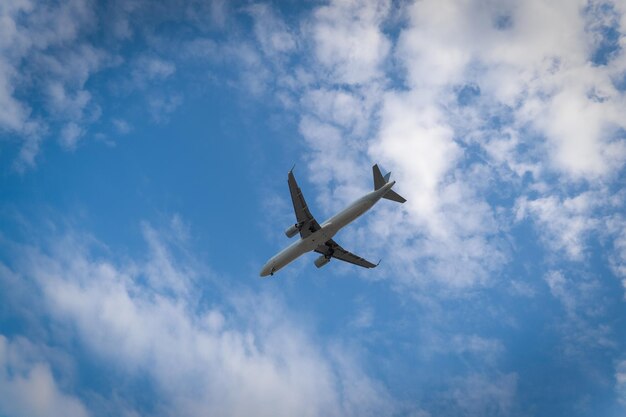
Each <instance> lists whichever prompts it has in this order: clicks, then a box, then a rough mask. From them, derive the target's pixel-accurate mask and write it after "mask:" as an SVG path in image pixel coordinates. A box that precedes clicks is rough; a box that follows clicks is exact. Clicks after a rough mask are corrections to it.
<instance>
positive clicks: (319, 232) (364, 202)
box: [260, 164, 406, 277]
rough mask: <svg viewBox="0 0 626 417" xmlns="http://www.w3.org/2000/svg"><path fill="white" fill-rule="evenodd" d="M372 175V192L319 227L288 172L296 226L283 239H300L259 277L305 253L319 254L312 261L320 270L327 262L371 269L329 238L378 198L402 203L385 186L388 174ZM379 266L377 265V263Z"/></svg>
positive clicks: (374, 169)
mask: <svg viewBox="0 0 626 417" xmlns="http://www.w3.org/2000/svg"><path fill="white" fill-rule="evenodd" d="M372 171H373V174H374V191H371V192H369V193H367V194H365V195H364V196H363V197H361V198H359V199H358V200H356V201H355V202H354V203H352V204H350V205H349V206H348V207H347V208H345V209H344V210H343V211H341V212H339V213H338V214H336V215H334V216H332V217H331V218H329V219H328V220H326V221H325V222H324V223H322V224H321V225H320V224H319V223H318V222H317V221H316V220H315V218H314V217H313V215H312V214H311V212H310V211H309V208H308V206H307V204H306V201H305V200H304V196H303V195H302V190H300V187H298V183H297V182H296V178H295V177H294V176H293V168H291V170H290V171H289V175H288V177H287V183H288V184H289V192H290V194H291V201H292V202H293V209H294V211H295V213H296V221H297V223H295V224H293V225H291V226H289V227H288V228H287V230H285V235H287V237H288V238H292V237H294V236H295V235H296V233H300V239H298V240H297V241H296V242H294V243H292V244H291V245H289V246H288V247H286V248H285V249H283V250H282V251H280V252H279V253H278V254H276V255H275V256H273V257H272V258H271V259H270V260H269V261H267V263H266V264H265V265H264V266H263V269H261V274H260V275H261V276H262V277H266V276H268V275H274V274H275V273H276V272H277V271H278V270H279V269H281V268H283V267H285V266H286V265H287V264H289V263H290V262H292V261H294V260H295V259H296V258H298V257H300V256H301V255H304V254H305V253H307V252H311V251H315V252H317V253H319V254H321V256H320V257H318V258H317V259H316V260H315V262H314V263H315V266H316V267H318V268H321V267H323V266H324V265H326V264H327V263H328V262H330V260H331V258H335V259H339V260H341V261H344V262H348V263H351V264H354V265H358V266H362V267H364V268H375V267H377V266H378V264H373V263H371V262H369V261H367V260H365V259H363V258H361V257H360V256H357V255H355V254H353V253H350V252H348V251H347V250H345V249H344V248H342V247H341V246H339V244H338V243H337V242H335V241H334V240H333V236H335V235H336V234H337V232H339V230H341V229H342V228H344V227H345V226H347V225H348V224H349V223H351V222H353V221H354V220H356V219H357V218H358V217H359V216H361V215H362V214H363V213H365V212H366V211H368V210H369V209H371V208H372V207H373V206H374V204H376V203H377V202H378V200H380V199H381V198H386V199H387V200H392V201H396V202H398V203H404V202H406V199H404V197H402V196H400V195H399V194H398V193H396V192H395V191H393V190H392V189H391V187H393V186H394V184H395V183H396V182H395V181H391V182H389V177H390V176H391V172H389V173H388V174H387V175H385V176H383V175H382V173H381V172H380V168H378V165H377V164H376V165H374V166H373V167H372ZM378 263H380V261H379V262H378Z"/></svg>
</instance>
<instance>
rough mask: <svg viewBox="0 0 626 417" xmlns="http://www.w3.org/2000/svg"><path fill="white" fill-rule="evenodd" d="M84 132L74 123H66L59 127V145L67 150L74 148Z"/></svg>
mask: <svg viewBox="0 0 626 417" xmlns="http://www.w3.org/2000/svg"><path fill="white" fill-rule="evenodd" d="M84 133H85V132H84V131H83V129H82V128H81V127H80V126H78V125H77V124H76V123H74V122H70V123H68V124H66V125H65V126H64V127H63V129H61V134H60V136H59V140H60V142H61V146H63V147H64V148H65V149H67V150H74V149H76V145H77V144H78V140H79V139H80V137H81V136H82V135H83V134H84Z"/></svg>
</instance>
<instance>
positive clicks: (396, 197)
mask: <svg viewBox="0 0 626 417" xmlns="http://www.w3.org/2000/svg"><path fill="white" fill-rule="evenodd" d="M372 171H373V173H374V189H375V190H378V189H379V188H381V187H383V186H384V185H385V184H387V183H388V182H389V177H390V176H391V172H388V173H387V175H385V176H384V177H383V174H382V173H381V172H380V168H379V167H378V164H376V165H374V166H373V167H372ZM383 198H386V199H387V200H391V201H396V202H398V203H404V202H406V199H405V198H404V197H402V196H401V195H400V194H398V193H396V192H395V191H393V190H389V191H387V192H386V193H385V195H384V196H383Z"/></svg>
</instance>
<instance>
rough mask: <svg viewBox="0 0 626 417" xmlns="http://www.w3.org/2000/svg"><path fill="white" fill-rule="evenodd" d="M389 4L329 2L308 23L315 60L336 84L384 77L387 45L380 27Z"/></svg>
mask: <svg viewBox="0 0 626 417" xmlns="http://www.w3.org/2000/svg"><path fill="white" fill-rule="evenodd" d="M388 12H389V2H388V1H385V0H382V1H361V0H350V1H333V2H331V3H330V4H329V5H327V6H322V7H319V8H317V9H316V10H315V11H314V13H313V19H312V21H311V22H310V28H309V30H310V34H311V37H312V39H313V42H314V49H315V57H316V59H317V60H318V62H319V63H320V64H321V65H322V66H323V68H324V69H326V70H328V71H330V72H331V73H330V75H329V78H331V79H334V82H336V83H348V84H362V83H367V82H370V81H372V80H373V79H375V78H378V77H382V76H384V72H383V70H384V68H383V67H384V60H385V58H386V56H387V54H388V52H389V49H390V47H391V44H390V42H389V40H388V39H387V37H386V36H385V35H384V33H383V32H382V31H381V29H380V26H381V24H382V22H383V20H384V19H385V17H386V16H387V14H388Z"/></svg>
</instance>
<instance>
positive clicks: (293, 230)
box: [285, 224, 300, 237]
mask: <svg viewBox="0 0 626 417" xmlns="http://www.w3.org/2000/svg"><path fill="white" fill-rule="evenodd" d="M299 231H300V229H298V225H297V224H292V225H291V226H289V227H288V228H287V230H285V234H286V235H287V237H294V236H295V235H296V233H298V232H299Z"/></svg>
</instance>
